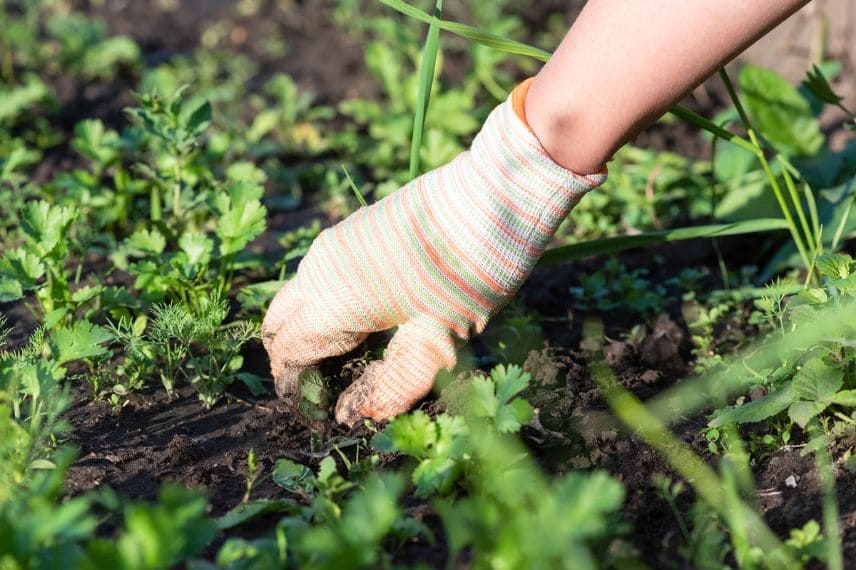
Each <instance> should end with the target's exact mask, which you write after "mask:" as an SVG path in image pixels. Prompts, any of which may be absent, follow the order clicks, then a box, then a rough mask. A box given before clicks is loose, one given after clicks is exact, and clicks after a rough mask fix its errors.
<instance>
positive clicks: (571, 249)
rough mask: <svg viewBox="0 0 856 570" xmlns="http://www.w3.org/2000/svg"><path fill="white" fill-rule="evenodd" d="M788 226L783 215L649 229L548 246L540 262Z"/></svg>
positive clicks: (558, 262) (550, 263)
mask: <svg viewBox="0 0 856 570" xmlns="http://www.w3.org/2000/svg"><path fill="white" fill-rule="evenodd" d="M786 229H788V224H787V222H786V221H785V220H782V219H779V218H759V219H757V220H747V221H745V222H735V223H733V224H715V225H708V226H694V227H690V228H676V229H673V230H663V231H659V232H648V233H643V234H638V235H634V236H616V237H609V238H603V239H597V240H591V241H587V242H584V243H575V244H572V245H565V246H562V247H556V248H553V249H548V250H547V251H545V252H544V255H543V256H541V260H540V261H538V267H547V266H550V265H558V264H561V263H568V262H569V261H574V260H576V259H581V258H583V257H589V256H592V255H606V254H611V253H618V252H619V251H624V250H625V249H632V248H634V247H648V246H651V245H657V244H660V243H666V242H672V241H681V240H687V239H697V238H709V237H722V236H733V235H740V234H751V233H756V232H771V231H778V230H786Z"/></svg>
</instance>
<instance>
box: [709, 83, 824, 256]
mask: <svg viewBox="0 0 856 570" xmlns="http://www.w3.org/2000/svg"><path fill="white" fill-rule="evenodd" d="M719 76H720V77H721V78H722V82H723V83H724V84H725V89H726V90H727V91H728V96H729V97H730V98H731V101H732V102H733V103H734V106H735V107H736V108H737V114H738V115H740V120H741V122H742V123H743V127H744V128H745V129H746V134H747V135H748V136H749V140H750V142H751V143H752V144H753V145H754V146H755V148H756V149H757V152H756V156H757V157H758V160H760V161H761V166H762V168H763V169H764V174H766V176H767V180H768V181H769V182H770V186H771V187H772V188H773V194H774V195H775V196H776V201H777V202H778V204H779V209H781V211H782V215H783V216H784V217H785V220H786V221H787V222H788V229H789V230H790V232H791V237H792V238H793V240H794V244H795V245H796V247H797V250H798V251H799V253H800V257H802V260H803V263H804V264H805V266H806V268H808V266H809V265H811V262H810V260H809V257H808V253H807V252H806V247H805V244H804V243H803V239H802V236H800V233H799V230H798V229H797V225H796V223H795V222H794V218H793V215H791V211H790V208H788V205H787V203H786V202H785V197H784V193H783V192H782V188H781V186H779V181H778V180H776V176H775V175H774V174H773V170H772V169H771V168H770V163H769V162H768V161H767V157H766V156H765V154H764V150H763V148H762V147H761V143H760V142H759V141H758V136H757V135H756V134H755V129H754V128H753V127H752V123H751V122H750V121H749V116H748V115H747V114H746V110H745V109H744V108H743V104H742V103H741V102H740V98H739V97H738V96H737V91H736V90H735V89H734V84H733V83H732V82H731V78H730V77H728V72H726V71H725V68H722V69H720V70H719Z"/></svg>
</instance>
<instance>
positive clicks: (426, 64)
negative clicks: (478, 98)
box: [410, 0, 443, 180]
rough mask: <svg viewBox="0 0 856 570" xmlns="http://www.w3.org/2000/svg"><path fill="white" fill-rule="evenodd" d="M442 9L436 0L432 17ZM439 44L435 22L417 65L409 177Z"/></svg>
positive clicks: (419, 143) (415, 169) (415, 164)
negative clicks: (416, 89) (417, 88)
mask: <svg viewBox="0 0 856 570" xmlns="http://www.w3.org/2000/svg"><path fill="white" fill-rule="evenodd" d="M442 10H443V0H436V3H435V4H434V17H435V18H439V16H440V12H441V11H442ZM439 46H440V28H438V27H437V25H436V24H431V25H430V26H429V27H428V35H427V37H426V38H425V49H424V50H423V51H422V62H421V63H420V65H419V90H418V91H417V93H416V113H415V114H414V116H413V139H412V141H411V143H410V179H411V180H412V179H414V178H416V177H417V176H419V150H420V149H421V148H422V131H423V129H424V128H425V115H426V113H427V112H428V101H429V100H430V99H431V85H432V84H433V83H434V68H435V66H436V65H437V52H438V51H439Z"/></svg>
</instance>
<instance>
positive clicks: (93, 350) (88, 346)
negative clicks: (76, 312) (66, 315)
mask: <svg viewBox="0 0 856 570" xmlns="http://www.w3.org/2000/svg"><path fill="white" fill-rule="evenodd" d="M112 338H113V335H112V334H111V333H110V331H108V330H107V329H105V328H103V327H100V326H98V325H94V324H92V323H90V322H89V321H85V320H84V321H76V322H75V323H74V324H73V325H72V327H71V328H62V329H59V330H58V331H56V332H55V333H53V334H52V335H51V336H50V339H49V340H48V344H49V346H50V348H51V353H52V354H53V356H54V359H56V363H57V364H59V365H62V364H65V363H66V362H71V361H72V360H80V359H82V358H95V357H98V356H104V355H106V354H108V353H109V351H108V350H107V349H106V348H104V347H103V346H100V345H101V343H103V342H107V341H108V340H112Z"/></svg>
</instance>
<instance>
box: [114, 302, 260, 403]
mask: <svg viewBox="0 0 856 570" xmlns="http://www.w3.org/2000/svg"><path fill="white" fill-rule="evenodd" d="M198 311H199V312H198V313H196V312H191V311H190V310H188V309H187V308H186V307H185V306H183V305H180V304H177V303H170V304H163V305H156V306H155V307H154V309H153V316H154V318H153V320H152V324H151V328H150V330H149V332H148V333H145V334H142V333H140V334H138V332H139V331H140V330H142V329H144V324H139V323H141V322H143V321H138V322H137V323H136V324H134V325H132V324H129V323H128V322H127V321H125V322H122V321H120V323H119V324H118V325H114V329H118V330H119V331H120V332H121V334H120V335H119V340H120V341H122V342H124V343H125V346H126V347H127V348H128V350H129V352H130V353H131V354H132V359H133V360H134V362H135V363H134V366H138V365H137V364H136V361H138V360H139V361H142V365H143V366H145V368H144V370H146V371H147V372H148V371H150V370H151V369H152V367H156V366H157V364H158V363H161V364H162V368H160V376H161V382H162V383H163V385H164V388H166V390H167V393H168V394H170V395H174V393H175V384H176V382H177V380H179V379H180V378H184V379H186V380H187V381H188V382H189V383H190V385H191V386H193V387H194V389H196V391H197V393H198V395H199V399H200V400H202V401H203V402H204V403H205V406H206V407H207V408H211V407H213V406H214V404H216V403H217V401H218V400H219V399H220V398H221V397H222V395H223V392H224V390H225V389H226V387H227V386H229V385H230V384H231V383H232V382H234V381H235V380H241V381H242V382H244V383H245V384H246V385H247V386H248V387H249V388H250V389H251V390H252V391H253V392H254V393H262V392H264V388H263V386H262V385H261V380H260V379H259V378H258V377H256V376H254V375H252V374H250V373H247V372H241V371H240V370H241V366H242V365H243V361H244V360H243V357H242V356H241V354H240V352H241V347H242V346H243V345H244V344H245V343H246V342H247V341H249V340H250V339H254V338H258V334H259V333H258V326H257V325H255V324H252V323H248V322H241V321H235V322H232V323H228V324H224V321H225V320H226V316H227V315H228V303H227V301H226V300H220V299H218V298H216V297H215V298H213V299H203V300H202V301H201V302H200V304H199V308H198ZM129 327H134V328H135V329H136V330H132V329H130V328H129ZM129 333H130V334H129Z"/></svg>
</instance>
